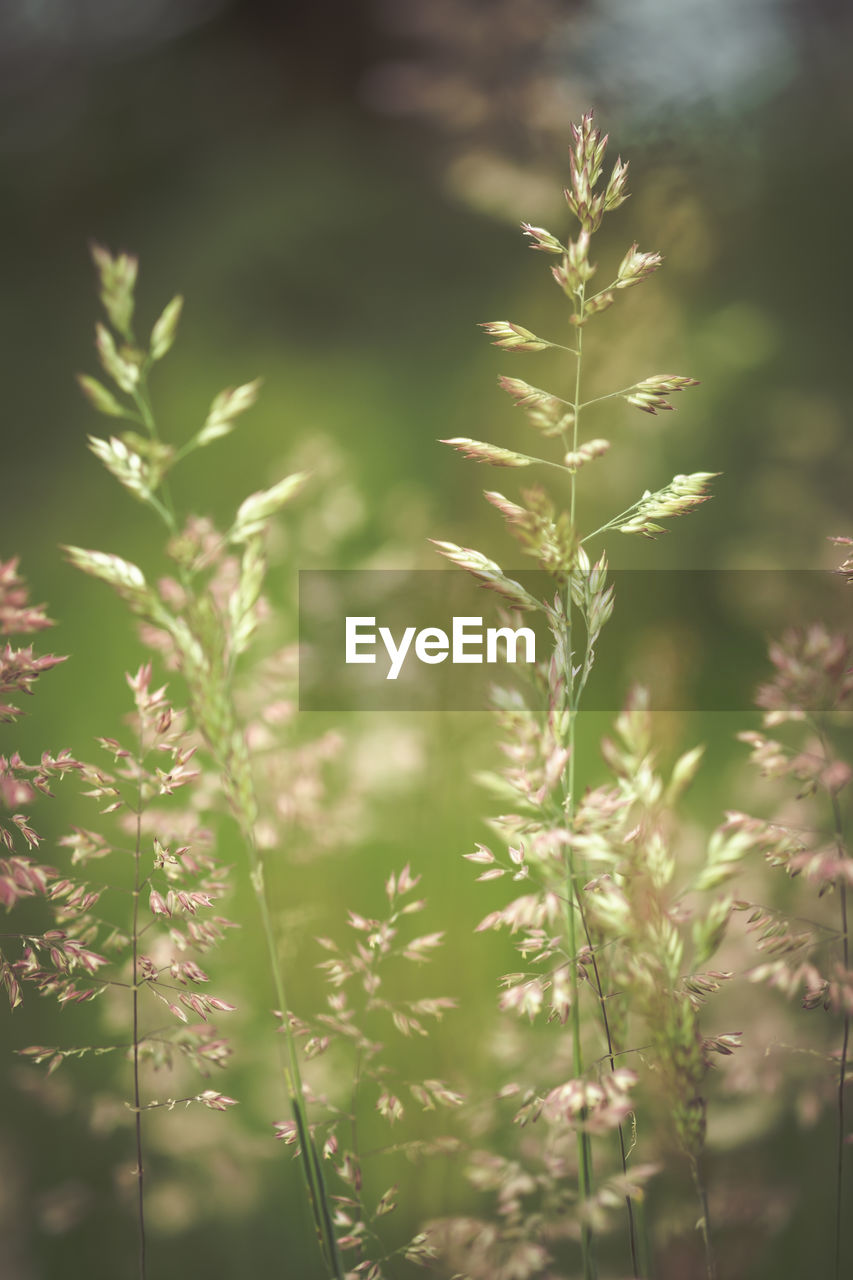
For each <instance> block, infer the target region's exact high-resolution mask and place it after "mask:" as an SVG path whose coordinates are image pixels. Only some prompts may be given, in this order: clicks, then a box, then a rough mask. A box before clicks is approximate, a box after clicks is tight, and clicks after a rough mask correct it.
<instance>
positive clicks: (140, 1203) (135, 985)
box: [130, 741, 146, 1280]
mask: <svg viewBox="0 0 853 1280" xmlns="http://www.w3.org/2000/svg"><path fill="white" fill-rule="evenodd" d="M139 769H140V772H141V770H142V742H141V741H140V744H139ZM141 871H142V784H141V781H140V786H139V796H138V801H137V808H136V841H135V845H134V850H133V918H132V922H131V965H132V979H131V997H130V999H131V1018H132V1024H133V1025H132V1036H133V1112H134V1121H135V1139H136V1220H137V1234H138V1271H139V1280H145V1277H146V1261H145V1196H144V1190H145V1186H144V1183H145V1166H144V1164H143V1160H142V1105H141V1097H140V1090H139V970H138V955H139V895H140V892H141V888H142V877H141Z"/></svg>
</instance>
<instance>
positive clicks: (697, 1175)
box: [690, 1156, 717, 1280]
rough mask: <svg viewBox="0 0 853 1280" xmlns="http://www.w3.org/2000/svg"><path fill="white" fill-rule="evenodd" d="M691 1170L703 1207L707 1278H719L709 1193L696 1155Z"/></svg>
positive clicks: (702, 1223) (703, 1240)
mask: <svg viewBox="0 0 853 1280" xmlns="http://www.w3.org/2000/svg"><path fill="white" fill-rule="evenodd" d="M690 1172H691V1173H692V1175H693V1185H694V1187H695V1188H696V1195H697V1196H698V1199H699V1207H700V1209H701V1216H700V1218H699V1230H700V1231H701V1232H702V1242H703V1244H704V1246H705V1275H706V1277H707V1280H717V1260H716V1258H715V1257H714V1246H713V1244H712V1242H711V1221H710V1218H709V1216H708V1195H707V1193H706V1191H705V1182H704V1179H703V1177H702V1169H701V1167H700V1164H699V1161H698V1159H697V1158H696V1156H690Z"/></svg>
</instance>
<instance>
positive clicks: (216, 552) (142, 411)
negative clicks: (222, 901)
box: [66, 246, 344, 1280]
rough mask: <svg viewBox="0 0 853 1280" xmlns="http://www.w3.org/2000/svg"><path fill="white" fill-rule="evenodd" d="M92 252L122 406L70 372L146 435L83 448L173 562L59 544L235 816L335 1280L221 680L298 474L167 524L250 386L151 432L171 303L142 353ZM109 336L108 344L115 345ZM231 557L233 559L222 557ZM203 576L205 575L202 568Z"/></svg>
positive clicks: (328, 1220) (316, 1212)
mask: <svg viewBox="0 0 853 1280" xmlns="http://www.w3.org/2000/svg"><path fill="white" fill-rule="evenodd" d="M93 257H94V259H95V264H96V267H97V269H98V272H99V276H100V296H101V301H102V302H103V304H104V307H105V310H106V312H107V316H108V318H109V320H110V322H111V325H112V328H113V330H115V334H116V337H114V336H113V334H112V333H111V332H110V331H109V330H108V329H106V327H105V326H103V325H99V326H98V327H97V341H96V346H97V349H98V353H99V356H100V359H101V364H102V365H103V368H104V370H105V372H106V373H107V375H108V376H109V377H110V378H111V379H112V381H113V382H114V384H115V385H116V387H117V388H118V390H119V392H121V393H123V394H124V396H125V397H126V399H127V400H128V401H129V402H130V403H129V404H125V403H124V402H123V401H121V400H118V399H116V398H115V397H114V395H113V393H112V392H111V391H107V389H106V388H104V387H102V386H101V384H100V383H98V382H96V381H95V379H92V378H88V377H84V378H81V379H80V383H81V387H82V389H83V391H84V394H86V396H87V398H88V399H89V400H90V401H91V403H92V404H93V405H94V407H95V408H96V409H98V410H99V411H100V412H102V413H105V414H106V415H108V416H110V417H124V418H126V419H129V420H130V421H131V422H134V423H136V424H138V425H139V426H141V427H142V428H143V429H144V430H145V431H146V432H147V439H146V438H145V437H142V436H140V435H137V434H136V433H135V432H125V433H124V434H123V435H122V436H121V437H120V438H118V439H117V438H115V437H112V438H111V439H110V440H109V441H106V440H100V439H97V438H94V437H90V446H91V448H92V451H93V452H94V453H95V454H96V455H97V456H98V457H99V458H100V459H101V461H102V462H103V463H104V465H105V466H106V467H107V470H109V471H110V472H111V473H112V474H113V475H114V476H115V477H116V479H118V480H119V482H120V483H121V484H123V485H124V487H125V488H127V489H128V490H129V491H130V492H131V493H132V494H133V496H134V497H136V498H137V499H138V500H140V501H142V502H143V503H144V504H145V505H146V506H148V507H149V508H150V509H151V510H153V511H154V512H155V513H156V515H157V516H158V518H159V519H160V520H161V522H162V523H163V524H164V526H165V528H166V530H167V532H168V534H169V537H170V540H169V544H168V547H167V550H168V551H169V554H170V556H171V558H172V559H173V561H174V562H175V564H176V571H177V579H178V580H177V582H175V581H171V582H170V583H168V584H167V586H166V591H165V595H164V593H163V589H162V585H161V592H160V595H159V596H158V594H157V592H155V591H154V589H153V588H152V587H150V586H149V585H148V583H147V582H146V580H145V577H144V575H143V573H142V571H141V570H140V569H139V568H138V567H137V566H136V565H133V564H130V563H129V562H127V561H124V560H120V559H119V558H118V557H117V556H111V555H106V554H104V553H101V552H88V551H84V550H82V549H80V548H75V547H71V548H66V551H67V553H68V555H69V558H70V559H71V561H72V563H74V564H75V565H76V566H77V567H78V568H80V569H82V570H83V571H84V572H86V573H89V574H91V575H92V576H94V577H98V578H100V579H102V580H103V581H106V582H107V583H108V584H110V585H111V586H112V587H113V588H114V589H115V590H116V591H117V592H118V594H119V595H120V596H121V597H122V598H123V599H124V600H125V602H126V603H127V604H128V605H129V606H130V608H131V610H132V611H133V612H134V613H135V614H137V615H138V616H139V617H141V618H142V619H143V622H144V623H145V624H146V625H147V626H148V627H149V628H153V629H155V635H156V636H157V637H159V640H158V642H162V646H161V647H164V648H165V649H166V651H167V652H168V654H169V657H170V658H171V660H172V661H173V662H174V664H175V665H177V666H178V667H179V668H180V670H181V672H182V674H183V676H184V679H185V681H186V684H187V689H188V692H189V699H190V707H191V711H192V714H193V717H194V720H195V723H196V725H197V727H198V730H199V732H200V733H201V735H202V738H203V740H204V742H205V745H206V747H207V749H208V751H209V753H210V755H211V758H212V759H213V761H214V763H215V765H216V767H217V769H218V770H219V773H220V776H221V777H222V780H223V782H224V787H225V793H226V798H227V801H228V804H229V807H230V810H231V813H232V815H233V817H234V818H235V820H236V822H237V826H238V828H239V831H240V836H241V839H242V843H243V846H244V849H245V853H246V859H247V862H248V866H249V877H250V881H251V884H252V889H253V891H254V895H255V901H256V905H257V910H258V914H259V917H260V923H261V929H262V932H263V935H264V940H265V945H266V951H267V956H268V961H269V968H270V974H271V978H272V985H273V989H274V992H275V998H276V1002H277V1005H278V1011H279V1013H280V1016H281V1020H282V1025H281V1033H282V1034H283V1036H284V1040H285V1047H284V1052H283V1058H284V1062H283V1073H284V1078H285V1083H286V1088H287V1093H288V1098H289V1101H290V1106H291V1109H292V1113H293V1119H294V1122H295V1124H296V1127H297V1130H298V1134H299V1145H300V1155H301V1162H302V1169H303V1174H304V1177H305V1182H306V1187H307V1190H308V1196H309V1201H310V1204H311V1208H312V1213H313V1218H314V1225H315V1229H316V1232H317V1237H318V1240H319V1243H320V1247H321V1251H322V1254H323V1258H324V1263H325V1267H326V1269H327V1271H328V1274H329V1276H331V1277H333V1280H343V1277H344V1267H343V1263H342V1261H341V1257H340V1253H339V1250H338V1245H337V1241H336V1237H335V1230H334V1225H333V1217H332V1210H331V1205H330V1201H329V1196H328V1192H327V1189H326V1184H325V1180H324V1175H323V1170H322V1166H321V1164H320V1160H319V1157H318V1154H317V1151H316V1149H315V1145H314V1138H313V1135H312V1131H311V1127H310V1125H309V1119H308V1114H307V1109H306V1103H305V1092H304V1088H303V1083H302V1075H301V1070H300V1064H299V1057H298V1053H297V1047H296V1042H295V1038H294V1032H293V1027H292V1015H291V1012H290V1007H289V1005H288V1002H287V996H286V987H285V980H284V973H283V969H282V964H281V960H280V957H279V954H278V945H277V941H276V936H275V929H274V926H273V922H272V916H271V912H270V906H269V901H268V898H267V893H266V888H265V883H264V868H263V863H262V860H261V856H260V853H259V850H258V846H257V843H256V839H255V833H254V831H255V823H256V821H257V816H258V806H257V801H256V797H255V789H254V784H253V780H252V775H251V768H250V764H249V758H248V752H247V749H246V743H245V740H244V736H243V733H242V731H241V729H240V724H239V717H238V714H237V710H236V706H235V701H234V694H233V689H232V678H233V674H234V670H235V664H236V660H237V658H238V657H239V656H240V654H241V653H243V652H244V651H245V649H246V648H247V647H248V643H249V640H250V639H251V636H252V634H253V632H254V630H255V628H256V625H257V621H258V603H259V599H260V592H261V587H262V584H263V577H264V570H265V561H264V552H263V537H264V531H265V528H266V526H267V524H268V523H269V521H270V519H271V518H272V517H273V516H274V515H275V514H276V513H277V511H278V510H279V509H280V508H281V507H282V506H284V504H285V503H286V502H287V501H289V500H290V498H291V497H293V496H294V495H295V494H296V493H297V492H298V490H299V489H300V488H301V487H302V484H303V483H304V480H305V477H304V476H302V475H294V476H290V477H287V478H286V479H284V480H282V481H280V482H279V483H278V484H277V485H275V486H273V488H271V489H269V490H266V491H262V492H259V493H255V494H252V495H250V497H248V498H247V499H246V500H245V501H244V502H243V503H242V504H241V506H240V508H239V510H238V512H237V515H236V518H235V520H234V522H233V524H232V526H231V528H230V529H229V530H228V532H227V533H226V534H225V535H223V536H221V537H218V536H214V535H212V534H210V533H209V532H208V531H207V530H206V529H205V531H204V532H203V533H199V528H198V525H199V522H198V521H195V522H193V521H192V520H191V521H190V522H188V524H187V526H186V527H182V526H181V524H180V523H179V521H178V517H177V513H176V510H175V506H174V503H173V501H172V497H171V493H170V490H169V484H168V479H167V477H168V474H169V471H170V470H171V469H172V467H173V466H174V465H175V464H176V463H177V462H178V461H179V460H181V459H183V458H185V457H186V456H187V455H189V454H191V453H192V452H193V451H194V450H196V449H198V448H203V447H206V446H207V445H208V444H210V443H212V442H213V441H214V440H217V439H220V438H221V437H223V436H225V435H228V434H229V433H230V432H231V431H232V430H233V429H234V427H235V423H236V419H237V417H238V416H239V415H240V414H241V413H243V412H244V411H245V410H246V409H248V408H249V407H250V406H251V405H252V404H253V403H254V401H255V399H256V397H257V391H258V383H256V382H255V383H249V384H246V385H245V386H242V387H237V388H229V389H227V390H225V391H223V392H221V393H220V394H219V395H218V396H217V397H216V398H215V400H214V401H213V404H212V405H211V408H210V411H209V413H208V416H207V419H206V421H205V423H204V424H203V426H202V427H201V429H200V430H199V431H197V432H196V434H195V435H194V436H193V437H192V438H191V439H190V440H189V441H187V442H186V443H185V444H184V445H183V446H181V447H180V448H179V449H174V448H173V447H172V446H171V445H170V444H168V443H167V442H165V441H164V440H163V439H162V438H161V435H160V432H159V430H158V425H157V420H156V416H155V413H154V410H153V408H152V403H151V396H150V393H149V389H148V374H149V372H150V370H151V368H152V366H153V365H154V363H155V362H156V361H158V360H159V359H161V358H162V357H163V356H164V355H165V354H166V353H167V351H168V350H169V349H170V348H171V345H172V343H173V341H174V337H175V331H176V328H177V322H178V318H179V315H180V310H181V299H180V298H175V299H173V301H172V302H171V303H170V304H169V305H168V306H167V307H166V308H165V310H164V312H163V313H162V315H161V317H160V319H159V320H158V321H157V322H156V324H155V326H154V328H153V330H152V334H151V339H150V343H149V346H148V350H147V351H143V350H140V349H139V346H138V344H137V341H136V338H135V335H134V331H133V328H132V325H131V318H132V314H133V306H134V297H133V292H134V286H135V280H136V270H137V264H136V259H135V258H131V257H129V256H128V255H126V254H121V255H119V256H118V257H116V258H113V257H112V256H111V255H110V254H109V253H108V252H107V251H106V250H105V249H103V248H101V247H100V246H95V247H94V249H93ZM117 340H118V343H117ZM227 545H230V546H232V547H234V548H236V549H238V551H239V553H240V564H239V579H238V583H237V586H236V587H234V588H233V589H231V591H230V594H229V595H228V596H227V598H226V599H224V600H223V598H222V595H223V591H224V588H223V587H222V584H221V582H218V581H217V578H216V571H217V569H220V570H222V568H223V564H222V562H223V559H224V555H223V553H224V548H225V547H226V546H227ZM232 563H233V562H232ZM211 566H213V569H212V574H213V576H212V577H211V578H210V580H209V581H205V580H204V577H203V575H204V574H205V573H206V572H208V571H211Z"/></svg>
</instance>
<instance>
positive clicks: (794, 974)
mask: <svg viewBox="0 0 853 1280" xmlns="http://www.w3.org/2000/svg"><path fill="white" fill-rule="evenodd" d="M830 541H832V542H835V543H837V544H840V545H843V546H846V547H849V546H851V545H853V542H851V539H849V538H833V539H830ZM848 556H849V552H848ZM850 569H851V560H850V559H849V558H848V560H847V561H846V562H845V564H844V565H843V566H842V567H841V569H840V570H839V571H838V572H839V573H840V574H841V575H842V576H844V577H845V578H846V579H847V580H848V582H850V581H853V578H851V573H850ZM770 658H771V661H772V663H773V666H774V667H775V671H774V675H773V679H772V680H771V681H770V682H768V683H767V684H765V685H763V686H762V687H761V688H760V689H759V691H758V696H757V703H758V706H759V707H761V708H762V709H763V710H764V717H763V724H764V727H765V728H770V727H773V728H775V727H776V726H779V725H784V724H787V723H792V724H793V725H795V726H797V727H798V728H799V729H800V730H801V731H802V728H803V727H805V728H807V730H808V731H809V732H810V733H812V734H814V738H815V739H816V741H807V742H805V743H802V742H801V743H799V744H796V745H791V744H786V743H783V742H782V741H780V740H776V739H775V738H771V737H768V736H767V735H766V734H764V733H760V732H753V731H749V732H745V733H741V734H739V735H738V736H739V738H740V739H741V741H743V742H747V743H748V744H749V745H750V747H751V748H752V761H753V763H754V764H756V765H757V766H758V767H759V768H760V770H761V773H762V775H763V776H764V777H768V778H777V777H787V778H790V779H791V780H792V782H794V783H795V784H796V787H797V799H798V800H801V801H804V800H807V799H808V798H809V797H812V796H816V795H820V796H821V798H825V799H826V800H827V801H828V808H829V811H830V813H831V820H830V821H829V822H828V823H827V821H826V819H825V818H824V819H822V820H821V819H820V818H819V817H818V815H817V814H815V816H814V818H813V820H812V821H811V822H809V823H808V824H807V825H802V824H799V825H797V826H792V825H790V824H789V823H788V822H787V821H785V820H784V819H783V820H780V821H778V822H767V821H765V820H762V819H756V818H750V817H748V816H747V815H746V814H741V813H733V814H730V815H729V824H730V825H731V826H732V827H734V828H735V830H737V831H742V832H744V833H745V835H746V836H747V837H750V838H752V839H753V840H754V842H755V844H756V845H757V847H758V848H760V849H761V850H762V851H763V853H764V855H765V857H766V859H767V861H768V862H769V863H770V865H771V866H775V867H782V868H784V870H785V871H786V872H787V874H788V875H789V876H790V877H794V876H797V875H800V874H801V873H802V879H803V880H805V881H807V882H808V883H810V884H811V885H813V886H814V887H815V888H816V890H817V892H818V895H819V896H822V895H823V894H825V893H827V892H830V891H832V892H835V893H837V894H838V902H839V916H840V926H841V927H840V929H839V930H838V931H837V932H836V934H835V936H836V937H837V938H838V939H839V940H840V942H841V964H840V965H839V964H838V962H837V961H835V963H834V964H831V965H828V964H826V963H825V962H824V961H822V960H821V959H820V954H821V950H822V948H823V945H825V940H826V930H825V926H822V925H820V924H817V923H815V921H813V920H810V919H807V918H805V917H803V916H791V915H787V914H783V913H782V912H778V911H774V910H772V909H770V908H764V907H761V906H757V905H756V904H751V903H744V904H743V906H744V908H745V909H749V910H750V915H749V917H748V920H747V927H748V928H750V929H751V930H752V931H753V932H757V933H758V942H757V945H758V948H759V949H760V950H762V951H766V952H768V955H769V956H772V957H773V958H772V959H768V960H766V961H765V962H764V963H762V964H759V965H758V966H757V968H756V969H754V970H753V972H752V975H751V976H752V979H753V981H765V982H769V983H770V984H771V985H772V986H774V987H777V988H778V989H780V990H782V991H783V992H786V993H787V994H789V995H795V994H799V991H800V988H801V987H802V986H803V985H804V986H805V992H804V994H803V995H802V1006H803V1008H805V1009H810V1010H811V1009H818V1008H821V1007H822V1008H823V1009H824V1010H826V1011H828V1012H830V1013H832V1014H835V1015H836V1016H837V1017H839V1018H840V1020H841V1046H840V1050H839V1051H838V1057H839V1066H838V1085H837V1097H836V1126H837V1132H836V1138H835V1143H834V1149H833V1166H834V1167H833V1174H834V1181H835V1204H834V1219H835V1220H834V1232H833V1234H834V1255H835V1266H834V1275H835V1278H836V1280H840V1277H841V1275H842V1274H843V1267H842V1221H843V1219H842V1210H843V1204H844V1150H845V1145H846V1143H847V1141H848V1138H847V1135H846V1133H845V1129H846V1114H847V1112H846V1103H845V1096H844V1091H845V1088H846V1086H847V1084H848V1083H849V1081H848V1079H847V1064H848V1060H849V1054H850V1020H851V1014H850V1010H851V1007H853V974H851V971H850V936H849V919H848V901H847V899H848V880H849V877H850V857H849V854H848V851H847V846H846V839H845V829H844V816H843V813H842V806H841V802H840V799H839V796H840V793H841V791H842V790H844V788H846V787H849V786H850V784H851V782H853V767H851V763H850V761H849V760H845V759H844V758H843V757H842V756H841V755H840V754H839V753H838V751H837V749H836V744H835V743H834V742H833V740H832V738H831V736H830V733H829V726H830V725H831V724H833V723H838V724H842V725H843V724H849V723H850V718H851V711H852V710H853V665H851V659H853V651H851V643H850V638H849V635H847V634H846V633H844V632H837V633H833V632H830V631H828V630H827V628H826V627H825V626H823V625H822V624H812V625H811V626H809V627H808V628H806V629H805V630H791V631H789V632H787V633H786V634H785V636H784V637H783V638H782V639H781V640H780V641H779V642H776V643H774V644H772V645H771V647H770ZM848 803H849V801H848ZM812 823H813V825H812ZM821 834H823V839H824V840H826V839H827V837H828V843H826V844H823V845H821Z"/></svg>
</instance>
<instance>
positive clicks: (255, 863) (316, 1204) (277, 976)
mask: <svg viewBox="0 0 853 1280" xmlns="http://www.w3.org/2000/svg"><path fill="white" fill-rule="evenodd" d="M230 781H231V783H232V786H233V785H234V782H235V780H234V779H233V777H232V778H231V779H230ZM235 793H236V788H235ZM237 818H238V822H239V825H240V832H241V835H242V837H243V841H244V843H245V846H246V853H247V855H248V859H249V873H250V879H251V882H252V888H253V889H254V891H255V900H256V902H257V905H258V911H259V913H260V917H261V927H262V930H263V934H264V939H265V942H266V948H267V955H268V958H269V962H270V970H271V972H272V978H273V986H274V988H275V996H276V1002H277V1004H278V1008H279V1012H280V1013H281V1018H282V1031H283V1034H284V1039H285V1061H284V1078H285V1084H286V1086H287V1093H288V1097H289V1099H290V1106H291V1110H292V1112H293V1119H294V1121H295V1122H296V1130H297V1133H298V1136H299V1147H300V1152H301V1158H302V1168H303V1173H304V1175H305V1182H306V1186H307V1189H308V1196H309V1200H310V1202H311V1208H312V1211H313V1214H314V1225H315V1228H316V1231H317V1238H318V1240H319V1243H320V1248H321V1250H322V1253H323V1258H324V1261H325V1263H326V1266H327V1268H328V1270H329V1273H330V1275H331V1276H333V1277H334V1280H344V1268H343V1262H342V1260H341V1256H340V1252H339V1250H338V1243H337V1237H336V1234H335V1227H334V1221H333V1217H332V1209H331V1205H330V1203H329V1197H328V1192H327V1189H326V1182H325V1178H324V1175H323V1169H322V1166H321V1164H320V1158H319V1156H318V1154H317V1149H316V1146H315V1144H314V1139H313V1137H312V1134H311V1130H310V1127H309V1123H308V1113H307V1110H306V1107H305V1092H304V1087H303V1084H302V1072H301V1070H300V1066H299V1056H298V1053H297V1049H296V1038H295V1036H294V1034H293V1028H292V1026H291V1023H290V1009H289V1005H288V1003H287V994H286V990H285V984H284V974H283V971H282V966H281V963H280V961H279V957H278V947H277V945H276V939H275V930H274V927H273V922H272V916H271V914H270V909H269V902H268V900H267V895H266V888H265V885H264V868H263V863H262V861H261V858H260V854H259V852H258V848H257V845H256V843H255V837H254V832H253V830H252V823H251V822H250V821H249V820H248V815H247V814H245V813H238V815H237Z"/></svg>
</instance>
